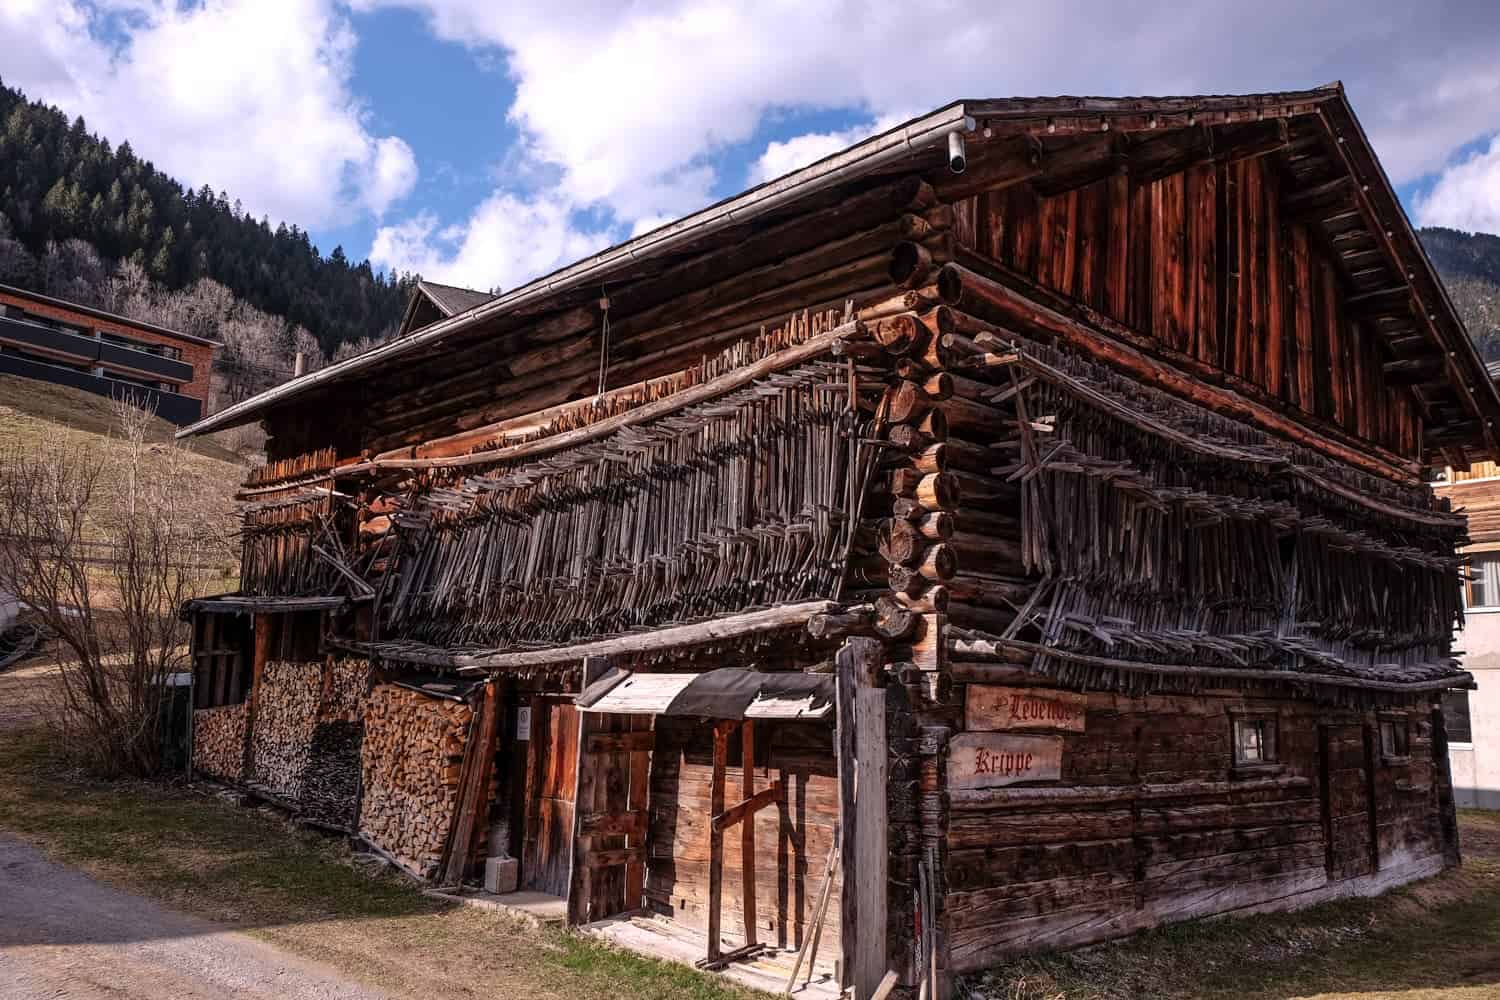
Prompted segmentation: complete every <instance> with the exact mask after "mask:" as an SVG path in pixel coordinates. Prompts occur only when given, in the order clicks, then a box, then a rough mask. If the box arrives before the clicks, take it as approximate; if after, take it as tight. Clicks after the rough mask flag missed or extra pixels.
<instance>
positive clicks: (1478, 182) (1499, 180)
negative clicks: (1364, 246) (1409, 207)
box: [1416, 135, 1500, 233]
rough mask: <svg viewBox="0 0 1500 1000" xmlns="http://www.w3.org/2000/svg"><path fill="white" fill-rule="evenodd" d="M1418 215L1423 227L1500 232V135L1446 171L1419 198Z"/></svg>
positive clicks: (1417, 204)
mask: <svg viewBox="0 0 1500 1000" xmlns="http://www.w3.org/2000/svg"><path fill="white" fill-rule="evenodd" d="M1416 215H1417V221H1418V222H1419V223H1420V224H1422V225H1424V226H1449V227H1451V228H1453V229H1464V230H1468V231H1470V232H1475V231H1479V232H1487V233H1500V135H1496V136H1495V137H1493V138H1492V139H1491V140H1490V145H1489V148H1488V149H1482V150H1479V151H1476V152H1475V153H1473V154H1472V155H1470V156H1468V157H1466V158H1464V159H1462V160H1460V161H1458V162H1456V163H1454V164H1453V165H1452V166H1449V167H1448V168H1447V169H1445V170H1444V171H1443V172H1442V173H1441V174H1440V175H1439V176H1438V179H1437V182H1436V183H1435V184H1434V185H1433V187H1432V189H1431V190H1430V191H1428V192H1427V193H1426V194H1424V195H1422V196H1421V197H1419V198H1418V199H1417V203H1416Z"/></svg>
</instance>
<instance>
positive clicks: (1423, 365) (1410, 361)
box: [1381, 354, 1446, 385]
mask: <svg viewBox="0 0 1500 1000" xmlns="http://www.w3.org/2000/svg"><path fill="white" fill-rule="evenodd" d="M1443 368H1444V366H1443V357H1442V355H1440V354H1434V355H1429V356H1427V357H1422V358H1404V359H1402V360H1399V361H1387V362H1385V364H1383V365H1381V370H1382V371H1383V372H1384V373H1385V379H1386V381H1387V382H1389V383H1391V384H1392V385H1423V384H1426V383H1430V382H1443V381H1446V379H1444V378H1443Z"/></svg>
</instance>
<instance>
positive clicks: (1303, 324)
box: [953, 159, 1422, 458]
mask: <svg viewBox="0 0 1500 1000" xmlns="http://www.w3.org/2000/svg"><path fill="white" fill-rule="evenodd" d="M953 207H954V216H955V229H954V231H955V235H956V237H957V240H958V242H959V243H960V245H962V246H965V247H967V248H968V249H971V250H975V251H978V252H979V253H981V254H983V255H985V256H987V257H989V258H991V259H993V260H995V261H998V262H999V263H1001V264H1002V265H1004V266H1006V267H1007V268H1010V269H1012V270H1014V271H1015V272H1016V273H1017V274H1019V275H1022V276H1024V277H1026V278H1028V279H1030V280H1032V281H1035V282H1036V283H1037V284H1039V285H1041V286H1042V287H1045V288H1048V289H1051V290H1053V291H1056V292H1058V293H1060V294H1062V295H1065V296H1068V297H1069V298H1072V299H1075V300H1077V301H1079V302H1081V303H1083V304H1084V305H1086V306H1088V307H1089V308H1091V309H1093V310H1096V311H1097V312H1099V313H1100V314H1102V315H1104V316H1107V317H1109V318H1111V319H1113V320H1115V321H1117V322H1119V323H1122V324H1125V325H1126V326H1129V327H1130V328H1132V329H1134V330H1137V331H1140V332H1142V333H1144V334H1147V335H1149V336H1150V337H1152V338H1153V339H1154V340H1155V341H1156V342H1157V343H1158V344H1160V345H1161V346H1162V347H1164V348H1166V349H1169V350H1171V351H1175V352H1178V353H1180V354H1181V355H1184V356H1186V357H1189V358H1192V359H1195V360H1197V361H1200V362H1203V363H1204V364H1207V365H1209V366H1212V367H1213V368H1215V369H1217V370H1219V371H1222V372H1225V373H1228V374H1229V375H1231V376H1233V377H1235V378H1237V379H1239V380H1242V381H1243V382H1244V383H1247V384H1250V385H1254V386H1258V387H1260V388H1261V389H1263V390H1265V392H1266V393H1267V394H1268V395H1269V396H1270V397H1272V398H1274V399H1276V400H1279V401H1280V402H1282V403H1284V404H1286V405H1287V406H1289V407H1293V408H1295V409H1296V410H1297V411H1299V412H1301V413H1304V414H1308V415H1311V416H1314V417H1317V418H1321V419H1323V420H1325V421H1329V422H1331V423H1333V424H1335V425H1337V426H1338V427H1341V428H1342V429H1344V430H1345V431H1347V432H1348V433H1350V434H1353V435H1357V436H1359V437H1361V438H1364V439H1367V440H1370V441H1373V442H1376V443H1378V444H1380V445H1382V446H1384V447H1385V448H1387V449H1389V450H1390V451H1392V452H1396V453H1398V454H1401V455H1405V456H1408V457H1412V458H1416V457H1419V455H1420V451H1421V427H1422V416H1421V412H1420V411H1419V409H1418V408H1417V403H1416V401H1415V399H1414V398H1413V397H1412V395H1411V393H1410V392H1408V391H1406V389H1404V388H1403V387H1400V386H1394V385H1389V384H1387V383H1386V381H1385V376H1384V374H1383V372H1382V368H1381V365H1382V362H1383V360H1384V359H1383V358H1382V355H1381V349H1380V345H1379V344H1378V342H1377V339H1376V337H1375V335H1374V334H1373V332H1371V331H1368V330H1366V329H1364V328H1363V326H1362V324H1361V323H1358V322H1356V321H1354V319H1352V318H1351V316H1350V315H1349V314H1348V311H1347V310H1346V307H1345V305H1344V301H1343V299H1344V297H1343V295H1342V294H1341V292H1340V290H1339V277H1338V274H1337V272H1336V270H1335V267H1334V265H1333V263H1332V259H1331V254H1330V252H1329V250H1328V249H1327V248H1326V247H1325V246H1324V245H1323V244H1322V242H1321V241H1320V239H1319V238H1318V237H1317V236H1316V235H1315V234H1314V232H1313V230H1312V229H1311V228H1310V227H1309V225H1308V224H1307V223H1305V222H1302V221H1298V220H1297V219H1296V217H1295V216H1293V215H1291V214H1289V213H1287V212H1285V211H1284V209H1283V206H1282V202H1281V191H1280V185H1279V182H1278V177H1277V174H1276V172H1275V171H1274V170H1273V169H1272V168H1271V166H1270V164H1269V162H1268V161H1267V160H1266V159H1247V160H1241V161H1238V162H1233V163H1219V164H1205V165H1200V166H1195V167H1191V168H1189V169H1187V170H1185V171H1182V172H1179V173H1173V174H1169V175H1168V176H1166V177H1162V178H1159V179H1149V180H1148V179H1135V178H1129V177H1126V176H1125V175H1118V176H1115V177H1111V178H1108V179H1105V180H1100V181H1096V182H1094V183H1092V184H1089V185H1086V186H1084V187H1080V188H1077V189H1075V190H1071V191H1065V192H1063V193H1060V194H1054V195H1052V196H1050V197H1049V196H1045V195H1041V194H1038V193H1037V192H1036V190H1035V189H1034V188H1032V187H1031V186H1029V185H1025V184H1017V185H1012V186H1010V187H1006V188H1003V189H1001V190H997V191H991V192H986V193H983V194H980V195H976V196H973V197H970V198H966V199H963V200H961V201H958V202H956V203H955V204H954V206H953Z"/></svg>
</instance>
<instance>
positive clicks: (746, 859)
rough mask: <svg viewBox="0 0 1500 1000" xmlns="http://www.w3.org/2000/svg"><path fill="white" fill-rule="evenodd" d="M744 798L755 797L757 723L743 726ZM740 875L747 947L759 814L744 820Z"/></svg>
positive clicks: (752, 927) (750, 937)
mask: <svg viewBox="0 0 1500 1000" xmlns="http://www.w3.org/2000/svg"><path fill="white" fill-rule="evenodd" d="M740 775H741V777H740V795H741V798H742V799H743V800H744V801H746V802H748V801H750V800H751V799H753V798H754V797H755V723H754V722H751V721H750V720H749V719H746V720H745V721H744V722H742V723H740ZM740 875H741V877H742V878H743V879H744V880H745V885H744V890H743V891H744V895H745V945H746V947H749V946H750V945H753V944H755V943H756V941H755V813H753V812H750V813H747V814H746V815H745V818H744V819H742V820H741V821H740Z"/></svg>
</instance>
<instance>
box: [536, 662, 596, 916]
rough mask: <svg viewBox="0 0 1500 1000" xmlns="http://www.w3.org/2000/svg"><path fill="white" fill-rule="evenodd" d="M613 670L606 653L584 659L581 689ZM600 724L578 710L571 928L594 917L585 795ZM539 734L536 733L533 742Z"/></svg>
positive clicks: (590, 836) (591, 845) (590, 838)
mask: <svg viewBox="0 0 1500 1000" xmlns="http://www.w3.org/2000/svg"><path fill="white" fill-rule="evenodd" d="M608 670H609V660H608V659H607V658H605V657H602V656H589V657H586V658H585V659H584V661H583V668H582V670H581V671H580V672H579V690H583V689H584V688H586V687H588V686H589V685H590V684H592V683H594V681H596V680H598V679H599V678H600V677H603V676H604V674H605V673H606V672H607V671H608ZM597 725H599V722H598V717H597V716H596V715H594V714H593V713H591V712H579V713H578V748H577V757H576V758H575V760H574V761H573V837H572V845H571V846H572V850H571V851H570V852H569V855H568V858H569V860H568V912H567V923H568V926H569V927H577V926H579V925H580V924H585V923H588V922H589V920H590V919H592V915H591V914H590V913H589V901H590V897H591V896H592V895H593V881H594V879H593V875H592V874H591V871H592V869H591V868H590V866H589V865H588V864H587V863H586V855H588V854H589V853H591V852H592V851H593V850H594V843H595V837H594V835H593V834H592V833H586V832H584V829H583V811H584V809H585V808H587V806H586V805H585V803H584V801H583V797H587V798H588V799H589V800H590V801H592V798H593V796H592V789H593V786H594V781H595V779H596V774H595V771H596V770H597V765H596V763H595V762H594V761H593V760H592V759H591V758H590V756H589V755H588V754H586V753H585V752H584V747H585V746H586V745H587V743H588V739H589V736H590V730H591V729H593V728H594V727H595V726H597ZM535 740H536V733H532V742H535Z"/></svg>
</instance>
